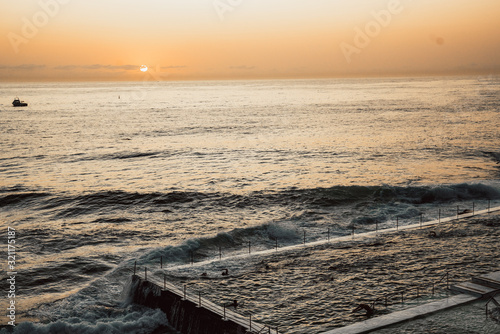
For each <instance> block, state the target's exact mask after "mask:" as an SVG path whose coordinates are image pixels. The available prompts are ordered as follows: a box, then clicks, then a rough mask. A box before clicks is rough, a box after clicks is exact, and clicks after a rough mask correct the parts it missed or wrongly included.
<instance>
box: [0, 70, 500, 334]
mask: <svg viewBox="0 0 500 334" xmlns="http://www.w3.org/2000/svg"><path fill="white" fill-rule="evenodd" d="M18 95H19V97H20V98H21V99H22V100H25V101H26V102H28V103H29V106H28V107H27V108H13V107H12V106H11V104H10V102H11V101H12V100H13V99H14V97H16V96H18ZM499 112H500V79H499V78H498V77H494V76H488V77H460V78H418V79H404V78H397V79H335V80H333V79H332V80H265V81H210V82H156V81H144V82H138V83H137V82H134V83H31V84H6V83H2V84H0V130H1V131H0V138H1V140H0V222H1V223H0V224H1V232H0V233H2V238H1V239H0V240H3V241H2V242H3V243H4V248H6V245H7V240H8V239H7V236H8V232H7V230H8V228H9V227H11V228H14V229H15V231H16V234H15V241H16V264H15V270H16V271H17V276H16V289H17V290H16V298H15V301H16V306H17V308H16V324H18V326H16V331H18V332H19V333H25V332H26V333H30V332H33V331H35V332H40V333H56V332H57V333H66V332H68V333H69V332H75V331H76V332H78V333H101V332H103V333H104V332H106V331H108V332H112V333H120V332H128V333H152V332H155V331H156V332H171V331H170V330H169V329H168V323H167V321H166V318H165V315H164V314H163V313H161V312H160V311H157V310H150V309H147V308H143V307H138V306H136V305H130V304H128V303H127V302H126V299H127V298H126V289H125V293H124V292H123V291H124V288H125V287H126V283H127V280H128V279H129V277H130V275H131V273H132V271H133V265H134V261H137V263H138V266H141V267H143V266H146V265H148V266H149V265H152V264H153V263H158V261H159V257H160V256H161V257H163V263H164V265H165V266H166V267H175V266H179V265H182V264H186V263H189V262H190V260H191V256H193V257H194V260H195V261H200V260H205V259H210V258H213V257H217V256H218V252H219V247H221V248H222V249H223V252H224V256H225V257H228V258H229V259H230V256H231V254H238V253H241V252H242V251H244V250H245V249H248V243H249V242H250V243H251V245H252V248H253V249H260V250H262V249H272V248H273V246H274V245H275V242H276V239H278V240H279V244H280V245H292V244H299V243H301V242H302V241H303V237H304V234H303V233H304V232H305V233H306V237H307V240H308V241H312V240H318V239H321V238H325V233H326V232H325V231H326V230H327V229H330V232H331V236H335V235H338V236H341V235H346V234H349V233H350V231H351V230H352V228H353V227H354V228H355V229H356V230H359V231H365V230H371V229H374V228H375V226H377V227H380V228H383V227H384V226H391V225H393V224H394V221H395V220H396V219H399V221H400V223H401V224H405V223H409V222H411V221H413V222H414V221H415V220H418V219H419V217H420V215H421V214H424V215H425V217H426V219H431V218H437V215H438V208H440V209H441V210H442V215H443V216H446V215H453V214H454V213H456V210H457V206H459V207H460V206H461V207H462V208H470V207H471V205H472V202H474V205H475V207H477V208H485V207H486V206H487V205H491V206H494V205H496V206H498V205H500V165H499V162H500V149H499V147H500V118H499V117H498V116H499ZM368 249H369V248H368ZM346 256H347V255H346ZM228 261H230V260H228ZM259 261H265V259H260V260H259ZM280 261H281V260H280ZM283 261H284V260H283ZM296 261H299V262H300V259H298V260H296ZM303 261H305V263H302V264H303V265H305V266H307V263H308V261H310V260H307V259H304V260H303ZM374 261H376V260H374ZM0 262H1V280H2V282H4V283H5V282H6V279H7V278H8V276H7V272H8V269H9V268H8V266H7V255H4V259H0ZM223 265H224V264H223ZM260 265H261V262H258V263H254V264H253V265H248V266H245V267H244V268H243V269H241V270H240V271H239V272H238V277H239V278H240V281H239V282H238V284H237V285H236V286H239V287H238V289H241V286H245V281H244V280H243V283H242V281H241V277H244V276H245V275H247V274H249V273H253V272H258V271H259V270H260V269H259V268H260V267H259V266H260ZM471 270H472V269H471ZM199 274H200V273H198V272H196V271H193V270H191V271H188V272H187V273H178V272H174V273H173V274H172V275H171V279H172V280H173V281H176V282H179V284H191V285H190V286H191V287H192V288H193V289H196V285H195V283H196V282H198V281H199V280H198V276H199ZM288 274H289V275H293V273H288ZM344 274H345V275H346V276H345V280H348V279H349V277H350V276H349V275H348V271H346V272H345V273H344ZM466 274H467V273H465V275H466ZM296 275H297V276H300V277H301V280H300V282H302V283H297V284H296V285H295V288H293V289H289V290H287V294H288V296H289V298H291V299H292V300H295V302H294V303H281V304H280V305H273V304H272V301H269V300H265V298H263V297H262V296H261V297H257V296H259V295H265V293H264V292H265V291H268V292H269V291H273V290H274V289H276V286H274V285H273V284H274V283H273V277H272V275H271V276H270V277H268V278H266V279H264V278H262V277H259V278H258V279H259V280H262V281H261V283H260V285H259V287H258V288H256V289H258V290H259V291H260V293H259V294H256V295H255V298H253V299H251V298H250V299H249V297H242V298H247V304H248V306H249V307H248V309H244V308H242V312H248V313H256V314H258V313H260V314H261V316H260V319H261V320H262V321H263V322H271V324H272V325H274V326H280V327H283V331H284V332H285V333H287V332H289V333H292V332H297V333H300V332H304V330H305V329H304V328H305V327H303V326H304V323H307V331H308V332H320V331H322V330H324V329H325V328H331V325H328V324H331V323H334V324H336V325H341V324H344V322H343V321H342V320H339V319H343V318H345V317H343V316H342V315H340V314H339V315H325V314H322V313H321V312H320V311H318V310H315V311H314V314H315V315H316V316H315V318H317V320H316V321H315V322H310V321H309V322H308V321H304V319H303V317H301V316H300V314H297V312H296V308H297V305H305V306H304V307H305V308H306V309H307V300H303V298H302V296H303V291H304V285H308V284H311V283H310V282H308V283H304V278H303V272H300V273H299V272H297V273H296ZM255 279H256V278H254V277H253V278H252V282H253V281H254V280H255ZM292 281H293V280H292ZM297 281H299V280H297ZM191 282H195V283H191ZM4 283H3V284H4ZM198 283H199V286H200V287H199V289H203V290H207V288H206V287H203V285H204V284H205V283H203V282H198ZM231 284H234V281H232V283H231ZM231 284H229V285H231ZM339 284H342V283H341V282H340V283H339ZM246 286H252V284H250V283H249V284H247V285H246ZM5 288H8V286H7V284H6V283H5ZM261 289H264V290H261ZM306 290H307V289H306ZM251 291H252V290H251V289H250V290H249V293H250V294H251V293H252V292H251ZM301 291H302V292H301ZM207 293H208V292H207ZM294 294H296V295H294ZM216 295H217V293H215V292H214V296H216ZM214 298H215V297H214ZM7 306H8V298H3V297H2V298H0V307H1V308H2V309H6V308H7ZM250 306H251V307H250ZM346 307H347V306H346ZM349 311H350V310H349ZM266 312H267V313H269V314H266ZM271 313H274V314H279V317H276V316H274V317H273V316H272V315H271ZM309 318H310V317H309ZM291 319H292V320H291ZM351 320H352V321H355V320H356V319H351ZM8 321H9V320H8V318H7V317H4V316H2V318H1V319H0V325H5V324H7V322H8ZM301 326H302V327H301ZM23 328H24V329H23Z"/></svg>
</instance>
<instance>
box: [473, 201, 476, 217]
mask: <svg viewBox="0 0 500 334" xmlns="http://www.w3.org/2000/svg"><path fill="white" fill-rule="evenodd" d="M475 204H476V203H474V202H472V215H473V216H474V214H475V213H476V205H475Z"/></svg>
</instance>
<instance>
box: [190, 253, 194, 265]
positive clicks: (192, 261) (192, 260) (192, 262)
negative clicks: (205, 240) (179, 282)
mask: <svg viewBox="0 0 500 334" xmlns="http://www.w3.org/2000/svg"><path fill="white" fill-rule="evenodd" d="M190 253H191V265H193V264H194V255H193V251H191V252H190Z"/></svg>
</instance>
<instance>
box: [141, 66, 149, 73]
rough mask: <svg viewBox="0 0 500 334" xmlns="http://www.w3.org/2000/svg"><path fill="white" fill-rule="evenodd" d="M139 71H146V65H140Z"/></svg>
mask: <svg viewBox="0 0 500 334" xmlns="http://www.w3.org/2000/svg"><path fill="white" fill-rule="evenodd" d="M140 69H141V72H147V71H148V67H147V66H146V65H141V68H140Z"/></svg>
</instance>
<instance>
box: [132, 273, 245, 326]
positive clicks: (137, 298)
mask: <svg viewBox="0 0 500 334" xmlns="http://www.w3.org/2000/svg"><path fill="white" fill-rule="evenodd" d="M131 294H132V301H133V302H134V303H136V304H140V305H144V306H147V307H150V308H159V309H161V310H162V311H163V312H165V314H166V315H167V319H168V321H169V322H170V324H171V325H172V326H173V327H174V328H175V329H177V330H178V331H180V332H181V333H182V334H219V333H220V334H245V333H247V329H246V328H244V327H243V326H241V325H238V324H237V323H234V322H232V321H230V320H223V319H222V317H221V316H220V315H218V314H216V313H214V312H212V311H210V310H208V309H205V308H203V307H198V306H197V305H196V304H195V303H193V302H190V301H189V300H183V298H182V297H181V296H178V295H177V294H175V293H172V292H170V291H162V289H161V288H160V287H159V286H158V285H156V284H154V283H151V282H148V281H144V280H143V279H141V278H140V277H139V276H137V275H133V276H132V286H131Z"/></svg>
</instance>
